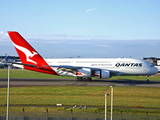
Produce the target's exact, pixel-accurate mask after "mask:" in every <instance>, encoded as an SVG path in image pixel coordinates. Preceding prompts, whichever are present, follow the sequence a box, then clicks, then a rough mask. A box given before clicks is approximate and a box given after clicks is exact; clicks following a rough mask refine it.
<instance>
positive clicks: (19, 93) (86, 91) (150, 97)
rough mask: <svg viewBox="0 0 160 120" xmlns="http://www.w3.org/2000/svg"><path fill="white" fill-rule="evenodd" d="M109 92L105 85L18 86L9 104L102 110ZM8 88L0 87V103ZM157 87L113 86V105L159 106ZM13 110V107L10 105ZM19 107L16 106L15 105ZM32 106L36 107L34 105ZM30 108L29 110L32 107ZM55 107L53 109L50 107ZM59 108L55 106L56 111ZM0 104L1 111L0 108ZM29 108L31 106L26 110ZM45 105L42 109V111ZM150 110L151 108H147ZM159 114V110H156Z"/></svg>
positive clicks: (1, 103)
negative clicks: (86, 106)
mask: <svg viewBox="0 0 160 120" xmlns="http://www.w3.org/2000/svg"><path fill="white" fill-rule="evenodd" d="M106 92H108V93H110V88H108V87H104V86H103V87H81V86H79V87H77V86H76V87H75V86H61V87H58V86H54V87H51V86H50V87H17V88H11V89H10V105H50V106H54V105H56V104H59V103H60V104H63V105H67V106H73V105H74V104H76V105H77V106H79V105H85V104H87V105H88V106H99V107H97V108H96V107H95V108H92V109H90V110H88V111H91V112H93V111H94V110H95V109H96V110H97V111H98V112H104V108H100V106H102V107H104V95H105V93H106ZM6 95H7V89H6V88H1V89H0V105H6V103H7V100H6V98H7V96H6ZM159 96H160V90H159V88H145V87H143V88H142V87H114V106H115V107H133V108H136V106H142V107H143V108H160V97H159ZM110 104H111V103H110V95H109V96H108V106H110ZM11 108H12V110H13V107H11ZM14 108H16V109H19V107H14ZM33 108H34V109H38V108H35V107H33ZM33 108H32V109H33ZM50 109H51V110H53V111H54V110H55V108H50ZM57 109H58V108H56V110H57ZM59 109H60V110H62V111H63V110H70V109H71V108H65V107H62V108H59ZM3 110H4V108H3V109H2V108H1V107H0V111H3ZM29 110H31V109H29ZM44 110H45V108H43V111H44ZM108 110H109V109H108ZM114 110H115V112H120V111H123V112H139V111H141V112H145V111H147V110H138V111H137V110H130V109H114ZM150 111H153V110H150ZM157 113H159V114H160V111H157Z"/></svg>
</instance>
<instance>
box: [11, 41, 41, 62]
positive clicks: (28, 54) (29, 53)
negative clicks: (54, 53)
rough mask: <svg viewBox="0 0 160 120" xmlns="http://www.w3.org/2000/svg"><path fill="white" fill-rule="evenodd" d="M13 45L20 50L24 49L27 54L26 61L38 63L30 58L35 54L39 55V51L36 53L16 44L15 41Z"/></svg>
mask: <svg viewBox="0 0 160 120" xmlns="http://www.w3.org/2000/svg"><path fill="white" fill-rule="evenodd" d="M13 45H14V46H15V47H16V48H17V49H18V50H20V51H22V52H23V53H24V54H25V55H26V58H27V59H26V61H28V62H32V63H34V64H37V63H36V62H35V61H33V60H31V59H30V58H32V57H33V56H34V55H37V54H38V53H36V52H35V51H32V52H33V53H32V52H30V51H29V50H28V49H26V48H24V47H21V46H19V45H16V44H15V43H13Z"/></svg>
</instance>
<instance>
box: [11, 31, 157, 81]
mask: <svg viewBox="0 0 160 120" xmlns="http://www.w3.org/2000/svg"><path fill="white" fill-rule="evenodd" d="M8 34H9V36H10V38H11V40H12V42H13V45H14V47H15V49H16V51H17V53H18V55H19V57H20V59H21V62H22V63H13V64H19V65H22V66H23V68H25V69H28V70H33V71H37V72H42V73H48V74H52V75H63V76H73V77H77V80H88V81H91V80H92V79H91V77H96V78H102V79H103V78H104V79H105V78H110V77H112V76H139V75H146V76H148V77H149V76H151V75H153V74H156V73H157V72H158V70H157V68H156V67H154V66H153V65H152V64H151V63H149V62H147V61H144V60H139V59H132V58H104V59H82V58H81V59H44V58H42V57H41V55H40V54H39V53H38V52H37V51H36V50H35V49H34V48H33V47H32V46H31V45H30V44H29V43H28V42H27V41H26V40H25V39H24V38H23V37H22V36H21V35H20V34H19V33H18V32H15V31H8ZM147 81H148V78H147Z"/></svg>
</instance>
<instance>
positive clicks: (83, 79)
mask: <svg viewBox="0 0 160 120" xmlns="http://www.w3.org/2000/svg"><path fill="white" fill-rule="evenodd" d="M75 80H77V81H92V78H89V77H87V78H83V77H78V78H76V79H75Z"/></svg>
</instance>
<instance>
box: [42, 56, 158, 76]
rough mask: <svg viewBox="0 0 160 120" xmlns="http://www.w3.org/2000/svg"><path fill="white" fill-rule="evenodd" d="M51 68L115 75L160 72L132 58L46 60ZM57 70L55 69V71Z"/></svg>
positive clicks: (144, 62) (145, 62)
mask: <svg viewBox="0 0 160 120" xmlns="http://www.w3.org/2000/svg"><path fill="white" fill-rule="evenodd" d="M45 61H46V62H47V63H48V64H49V65H50V66H74V67H85V68H91V69H93V68H96V69H101V70H108V71H111V72H114V73H116V72H117V74H115V75H148V76H149V75H153V74H156V73H157V72H158V70H157V68H155V67H154V66H153V65H152V64H151V63H149V62H147V61H144V60H139V59H132V58H105V59H104V58H103V59H101V58H97V59H95V58H94V59H45ZM54 70H55V69H54Z"/></svg>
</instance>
